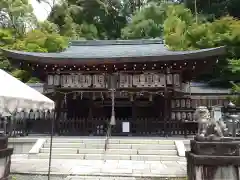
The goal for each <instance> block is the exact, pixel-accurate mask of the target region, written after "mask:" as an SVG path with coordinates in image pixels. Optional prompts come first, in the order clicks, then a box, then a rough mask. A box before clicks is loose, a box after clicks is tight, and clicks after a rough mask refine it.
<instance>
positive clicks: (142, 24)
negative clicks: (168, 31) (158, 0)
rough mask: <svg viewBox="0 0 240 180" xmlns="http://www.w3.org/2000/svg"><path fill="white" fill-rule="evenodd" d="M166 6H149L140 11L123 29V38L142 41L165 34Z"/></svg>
mask: <svg viewBox="0 0 240 180" xmlns="http://www.w3.org/2000/svg"><path fill="white" fill-rule="evenodd" d="M165 9H166V4H161V5H156V4H154V3H153V4H149V6H146V7H144V8H142V9H140V10H138V11H137V12H136V13H135V15H134V16H133V17H132V20H131V21H130V22H129V23H128V25H127V26H126V27H125V28H123V29H122V38H124V39H141V38H157V37H161V36H162V33H163V23H164V20H165V17H166V13H165Z"/></svg>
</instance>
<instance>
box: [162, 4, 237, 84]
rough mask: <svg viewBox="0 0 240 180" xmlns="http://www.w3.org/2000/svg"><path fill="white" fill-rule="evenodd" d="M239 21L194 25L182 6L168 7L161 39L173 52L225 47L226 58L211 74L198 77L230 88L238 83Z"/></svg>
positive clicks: (223, 20)
mask: <svg viewBox="0 0 240 180" xmlns="http://www.w3.org/2000/svg"><path fill="white" fill-rule="evenodd" d="M239 28H240V21H239V20H237V19H234V18H233V17H229V16H226V17H223V18H221V19H218V20H215V21H213V22H196V21H195V20H194V16H193V15H192V13H191V11H190V10H189V9H186V8H184V6H182V5H177V6H170V7H169V8H168V10H167V19H166V21H165V22H164V39H165V42H166V44H167V45H168V47H169V48H171V49H173V50H191V49H202V48H212V47H219V46H226V48H227V58H223V59H219V64H218V65H217V66H216V68H215V71H214V73H212V72H211V73H209V74H207V75H205V76H201V77H200V79H202V80H208V81H210V80H211V81H210V82H212V83H213V84H215V83H217V84H218V85H219V83H220V84H222V85H223V84H224V83H225V84H229V83H228V82H229V81H231V80H233V81H237V80H240V78H239V77H240V74H239V71H238V70H239V59H240V53H239V48H240V33H239Z"/></svg>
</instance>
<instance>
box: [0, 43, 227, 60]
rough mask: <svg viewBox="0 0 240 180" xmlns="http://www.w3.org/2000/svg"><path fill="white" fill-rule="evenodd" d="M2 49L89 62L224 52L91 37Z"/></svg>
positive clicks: (10, 53) (12, 54)
mask: <svg viewBox="0 0 240 180" xmlns="http://www.w3.org/2000/svg"><path fill="white" fill-rule="evenodd" d="M3 52H4V53H5V55H6V56H7V57H11V58H16V59H24V60H35V61H40V60H44V59H48V60H49V59H50V60H54V61H58V60H63V59H65V60H72V61H76V60H80V59H82V61H88V62H89V61H94V60H96V59H111V58H114V59H119V58H141V57H143V58H144V57H157V58H158V60H159V61H161V60H162V61H167V60H173V61H175V60H186V59H202V58H206V57H211V56H219V55H223V54H225V48H224V47H217V48H209V49H201V50H194V51H170V50H168V49H167V48H166V47H165V46H164V44H163V43H162V40H159V39H158V40H156V39H153V40H92V41H72V42H71V43H70V46H69V47H68V48H67V49H66V50H65V51H63V52H61V53H34V52H22V51H13V50H3ZM138 60H139V59H138ZM145 60H146V59H145ZM82 61H81V62H82ZM136 61H137V60H136ZM48 62H49V61H48ZM52 62H53V61H52ZM121 62H122V61H121Z"/></svg>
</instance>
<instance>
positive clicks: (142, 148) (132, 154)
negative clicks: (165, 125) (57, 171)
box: [29, 137, 184, 161]
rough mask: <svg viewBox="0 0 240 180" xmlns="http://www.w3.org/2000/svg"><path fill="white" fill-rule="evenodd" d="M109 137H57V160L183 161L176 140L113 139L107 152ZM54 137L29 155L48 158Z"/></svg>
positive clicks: (55, 157) (55, 153) (54, 149)
mask: <svg viewBox="0 0 240 180" xmlns="http://www.w3.org/2000/svg"><path fill="white" fill-rule="evenodd" d="M104 147H105V140H104V139H103V138H102V139H100V138H99V139H90V137H89V138H54V139H53V151H52V158H53V159H82V160H135V161H179V160H181V159H184V157H179V156H178V152H177V148H176V145H175V141H174V140H163V139H150V138H149V139H140V138H118V139H115V138H114V139H109V142H108V146H107V150H106V151H105V149H104ZM49 152H50V140H46V142H45V143H44V144H43V146H42V147H41V148H40V152H39V153H38V154H31V155H29V158H34V159H47V158H48V157H49Z"/></svg>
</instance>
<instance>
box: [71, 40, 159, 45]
mask: <svg viewBox="0 0 240 180" xmlns="http://www.w3.org/2000/svg"><path fill="white" fill-rule="evenodd" d="M141 44H163V40H162V39H135V40H73V41H70V43H69V46H86V45H87V46H106V45H141Z"/></svg>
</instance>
